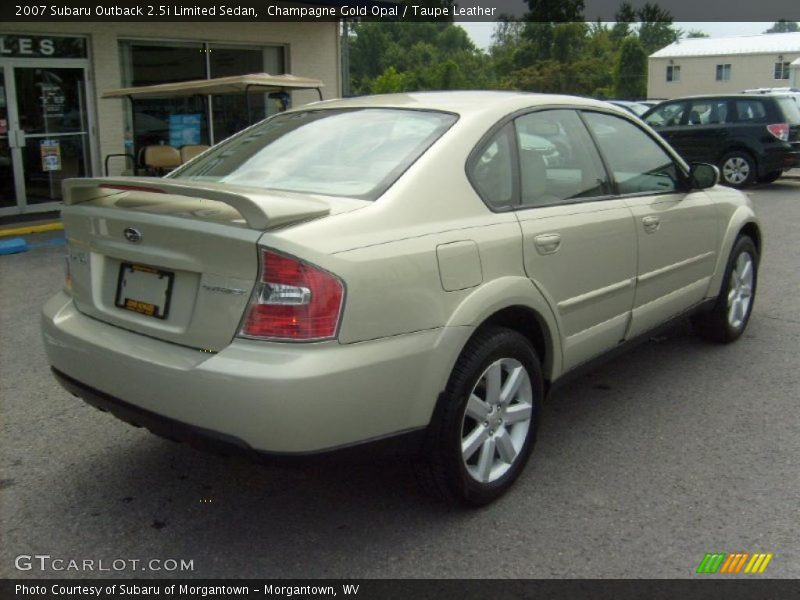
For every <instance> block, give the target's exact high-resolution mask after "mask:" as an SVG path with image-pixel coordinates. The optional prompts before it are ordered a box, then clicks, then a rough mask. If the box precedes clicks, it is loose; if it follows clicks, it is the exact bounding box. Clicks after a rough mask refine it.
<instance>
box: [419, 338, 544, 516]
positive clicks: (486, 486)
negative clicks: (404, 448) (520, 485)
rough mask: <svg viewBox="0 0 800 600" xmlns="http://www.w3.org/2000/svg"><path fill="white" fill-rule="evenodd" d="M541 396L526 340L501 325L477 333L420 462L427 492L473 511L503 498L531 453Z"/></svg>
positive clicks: (458, 365) (453, 377)
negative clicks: (431, 491) (428, 488)
mask: <svg viewBox="0 0 800 600" xmlns="http://www.w3.org/2000/svg"><path fill="white" fill-rule="evenodd" d="M542 395H543V386H542V374H541V368H540V366H539V360H538V358H537V356H536V353H535V351H534V350H533V347H532V346H531V344H530V342H529V341H528V340H527V339H526V338H525V337H523V336H522V335H520V334H519V333H517V332H515V331H512V330H510V329H505V328H501V327H493V328H488V329H486V330H485V331H483V332H480V333H478V334H477V335H476V336H475V337H474V338H473V339H472V340H470V342H469V343H468V344H467V346H466V348H465V349H464V351H463V352H462V353H461V356H460V357H459V359H458V361H457V363H456V365H455V367H454V368H453V372H452V374H451V376H450V381H449V382H448V385H447V388H446V390H445V392H444V393H443V395H442V398H441V399H440V403H439V406H438V407H437V411H436V413H435V414H434V418H433V421H432V423H431V428H430V431H429V439H428V448H427V456H426V457H425V458H424V464H423V465H421V466H422V468H423V471H424V476H425V478H426V479H427V483H428V484H429V487H430V488H432V490H433V491H434V492H435V493H437V495H439V496H440V497H442V498H444V499H445V500H447V501H449V502H451V503H458V504H463V505H467V506H481V505H484V504H487V503H489V502H491V501H493V500H495V499H496V498H498V497H500V496H501V495H502V494H504V493H505V492H506V491H507V490H508V488H509V487H511V485H512V484H513V483H514V481H515V480H516V479H517V477H518V476H519V474H520V473H521V472H522V469H523V468H524V467H525V464H526V463H527V461H528V457H529V456H530V453H531V450H532V449H533V445H534V442H535V439H536V429H537V427H538V410H539V403H540V401H541V398H542Z"/></svg>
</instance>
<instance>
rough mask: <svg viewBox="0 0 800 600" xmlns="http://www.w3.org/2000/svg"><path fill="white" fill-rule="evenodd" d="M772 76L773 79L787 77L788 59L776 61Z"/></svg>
mask: <svg viewBox="0 0 800 600" xmlns="http://www.w3.org/2000/svg"><path fill="white" fill-rule="evenodd" d="M773 76H774V78H775V79H789V61H778V62H776V63H775V70H774V72H773Z"/></svg>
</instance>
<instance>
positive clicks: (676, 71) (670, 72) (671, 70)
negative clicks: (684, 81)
mask: <svg viewBox="0 0 800 600" xmlns="http://www.w3.org/2000/svg"><path fill="white" fill-rule="evenodd" d="M680 80H681V67H680V65H667V81H680Z"/></svg>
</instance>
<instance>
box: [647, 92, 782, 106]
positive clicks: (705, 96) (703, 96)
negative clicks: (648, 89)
mask: <svg viewBox="0 0 800 600" xmlns="http://www.w3.org/2000/svg"><path fill="white" fill-rule="evenodd" d="M791 95H792V92H774V93H770V94H758V93H744V92H733V93H729V94H698V95H696V96H681V97H680V98H670V99H669V100H664V101H663V102H662V104H666V103H667V102H685V101H686V100H713V99H714V98H726V99H736V100H741V99H742V98H744V99H750V98H752V99H753V100H763V99H764V98H781V97H789V96H791Z"/></svg>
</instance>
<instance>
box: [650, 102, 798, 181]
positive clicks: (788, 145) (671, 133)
mask: <svg viewBox="0 0 800 600" xmlns="http://www.w3.org/2000/svg"><path fill="white" fill-rule="evenodd" d="M642 119H644V121H645V122H646V123H647V124H648V125H650V126H651V127H653V128H655V129H656V131H658V133H660V134H661V135H662V137H664V139H666V140H667V141H668V142H669V143H670V144H671V145H672V147H673V148H675V149H676V150H677V151H678V152H679V153H680V154H681V155H682V156H683V158H685V159H686V162H689V163H692V162H707V163H712V164H715V165H717V166H718V167H719V170H720V174H721V175H722V183H725V184H726V185H731V186H733V187H738V188H742V187H746V186H748V185H751V184H753V183H756V182H760V183H769V182H772V181H775V180H776V179H777V178H778V177H780V176H781V173H783V171H785V170H786V169H791V168H794V167H800V108H798V105H797V103H796V102H795V100H794V98H792V96H791V95H790V94H730V95H722V96H719V95H717V96H693V97H690V98H677V99H675V100H667V101H666V102H662V103H661V104H659V105H658V106H655V107H653V108H652V109H650V110H649V111H648V112H646V113H645V114H644V115H643V116H642Z"/></svg>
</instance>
